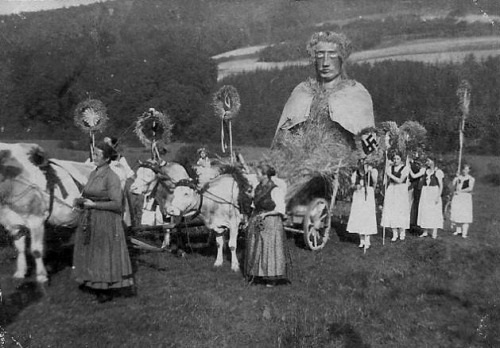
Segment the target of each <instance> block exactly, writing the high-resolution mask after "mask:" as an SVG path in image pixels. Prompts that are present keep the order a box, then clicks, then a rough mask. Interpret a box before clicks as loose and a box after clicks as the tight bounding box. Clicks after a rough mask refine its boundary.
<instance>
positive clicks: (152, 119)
mask: <svg viewBox="0 0 500 348" xmlns="http://www.w3.org/2000/svg"><path fill="white" fill-rule="evenodd" d="M172 128H173V123H172V121H171V120H170V116H168V115H167V114H164V113H162V112H160V111H157V110H155V109H154V108H150V109H149V110H148V111H146V112H144V113H143V114H142V115H141V116H139V117H138V119H137V121H136V123H135V134H136V135H137V137H138V138H139V140H140V141H141V143H142V144H143V145H144V146H145V147H149V148H150V149H151V157H152V159H153V160H160V154H159V152H158V147H157V146H158V142H162V143H163V144H165V145H166V144H168V143H169V142H170V138H171V136H172Z"/></svg>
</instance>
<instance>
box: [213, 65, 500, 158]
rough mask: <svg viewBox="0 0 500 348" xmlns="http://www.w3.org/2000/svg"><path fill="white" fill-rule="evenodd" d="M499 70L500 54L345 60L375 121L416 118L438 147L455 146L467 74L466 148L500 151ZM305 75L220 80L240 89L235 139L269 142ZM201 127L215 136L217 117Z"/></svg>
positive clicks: (295, 70)
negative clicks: (438, 60)
mask: <svg viewBox="0 0 500 348" xmlns="http://www.w3.org/2000/svg"><path fill="white" fill-rule="evenodd" d="M499 74H500V57H490V58H487V59H484V60H481V61H478V60H476V59H475V58H474V56H472V55H470V56H469V57H467V59H466V60H465V61H464V62H463V63H461V64H459V63H451V62H450V63H444V64H430V63H422V62H410V61H384V62H378V63H375V64H368V63H365V64H353V65H351V66H349V75H350V77H351V78H353V79H355V80H357V81H359V82H361V83H362V84H363V85H364V86H365V87H366V88H367V89H368V91H369V92H370V94H371V96H372V99H373V105H374V111H375V117H376V121H377V122H382V121H395V122H396V123H398V124H399V125H401V124H402V123H404V122H405V121H407V120H413V121H417V122H419V123H421V124H422V125H423V126H424V127H425V128H426V129H427V131H428V135H429V141H430V146H431V148H432V149H433V150H434V151H437V152H443V153H444V152H450V151H455V150H456V149H457V148H458V126H459V118H460V116H461V111H460V108H459V100H458V97H457V95H456V91H457V88H458V85H459V83H460V81H461V80H463V79H467V80H468V81H469V82H470V83H471V85H472V102H471V112H470V116H469V118H468V119H467V120H466V128H465V135H466V146H467V148H466V150H467V151H468V152H469V153H482V154H494V155H498V154H500V99H499V98H498V90H500V81H499V80H498V76H499ZM307 76H314V71H313V69H312V67H288V68H286V69H283V70H272V71H256V72H251V73H245V74H241V75H235V76H230V77H228V78H226V79H224V80H223V81H221V82H220V84H231V85H233V86H235V87H236V88H237V90H238V91H239V93H240V95H241V100H242V108H241V112H240V115H239V116H238V119H237V120H235V121H234V127H235V132H234V134H235V135H234V136H235V137H236V138H237V139H238V141H241V142H242V143H251V144H255V145H261V146H268V145H270V142H271V140H272V138H273V136H274V132H275V129H276V126H277V123H278V119H279V117H280V115H281V111H282V108H283V106H284V104H285V102H286V100H287V98H288V97H289V95H290V93H291V91H292V89H293V88H294V87H295V86H296V85H297V84H298V83H300V82H301V81H303V80H304V79H305V78H306V77H307ZM204 127H205V129H211V132H209V133H207V134H211V135H212V136H211V137H210V139H209V140H215V139H216V138H217V136H218V133H217V127H218V125H217V124H216V122H212V123H210V122H207V124H206V125H205V126H204Z"/></svg>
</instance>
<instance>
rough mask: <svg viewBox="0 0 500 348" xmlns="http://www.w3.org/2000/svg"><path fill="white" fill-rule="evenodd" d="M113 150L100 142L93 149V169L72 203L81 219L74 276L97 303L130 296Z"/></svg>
mask: <svg viewBox="0 0 500 348" xmlns="http://www.w3.org/2000/svg"><path fill="white" fill-rule="evenodd" d="M115 157H116V151H115V149H114V148H113V147H112V146H110V145H108V144H106V143H104V142H102V143H98V144H97V145H96V146H95V147H94V164H95V165H96V167H97V168H96V169H95V170H94V171H93V172H92V173H91V174H90V177H89V180H88V182H87V184H86V185H85V187H84V188H83V192H82V197H81V198H78V199H77V200H76V201H75V206H76V207H77V208H79V209H81V216H80V220H79V224H78V227H77V232H76V236H75V246H74V253H73V276H74V278H75V280H76V281H77V282H78V283H80V285H81V287H82V288H89V289H91V290H93V291H94V292H95V293H96V295H97V300H98V302H106V301H109V300H111V299H112V298H113V295H114V294H116V292H113V290H122V289H126V290H125V291H124V292H122V293H124V294H127V293H126V291H127V290H128V294H133V291H132V289H133V288H132V286H133V285H134V279H133V272H132V265H131V262H130V257H129V253H128V249H127V244H126V241H125V233H124V229H123V224H122V218H121V214H122V211H123V192H122V189H121V185H120V179H119V177H118V175H117V174H116V173H115V172H114V171H113V170H112V169H111V167H110V162H111V161H112V159H113V158H115Z"/></svg>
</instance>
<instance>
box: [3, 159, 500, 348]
mask: <svg viewBox="0 0 500 348" xmlns="http://www.w3.org/2000/svg"><path fill="white" fill-rule="evenodd" d="M261 150H262V151H264V150H263V149H261ZM61 151H63V150H61ZM135 151H137V153H138V154H141V153H143V152H142V150H133V151H131V152H130V153H129V154H130V156H132V155H133V153H135ZM248 151H250V150H248ZM253 151H254V156H255V157H258V156H259V155H258V152H257V151H256V149H253ZM145 156H147V153H146V154H145ZM469 162H472V164H473V166H474V168H477V169H476V173H477V174H476V177H481V176H482V175H483V174H485V173H486V169H485V168H487V167H488V164H489V163H498V158H494V157H488V158H486V157H473V158H469ZM499 194H500V188H499V187H494V186H490V185H487V184H485V183H483V182H481V180H479V181H478V184H477V187H476V190H475V194H474V207H475V215H474V218H475V222H474V224H473V225H472V227H471V229H470V238H469V239H467V240H464V239H462V238H459V237H455V236H453V235H452V234H451V232H449V231H440V233H439V238H438V239H437V240H432V239H425V240H422V239H419V238H417V237H416V235H414V234H411V235H410V236H409V237H408V238H407V240H406V241H404V242H397V243H391V242H390V241H389V238H386V240H385V245H382V242H383V241H382V235H381V233H379V235H377V236H376V237H375V238H374V241H373V243H372V248H370V249H369V250H368V251H367V253H366V254H363V253H362V252H361V251H360V250H359V249H358V247H357V239H356V238H355V237H354V236H351V235H348V234H346V233H345V231H343V229H342V226H339V225H336V234H334V236H333V238H332V240H331V241H329V242H328V244H327V245H326V247H325V249H324V250H322V251H320V252H311V251H307V250H305V249H304V248H303V247H302V245H301V243H300V242H299V240H300V238H295V237H294V236H293V235H291V236H289V239H288V240H287V245H288V247H289V248H290V251H291V255H292V261H293V273H294V277H293V279H292V284H291V285H286V286H277V287H275V288H266V287H262V286H259V285H252V286H249V285H247V284H246V283H245V282H244V280H243V278H242V275H241V274H240V273H233V272H231V270H230V265H229V262H226V263H225V264H224V266H223V267H222V268H220V269H214V268H213V266H212V264H213V262H214V258H215V249H214V248H208V249H203V250H187V252H188V254H187V257H185V258H178V257H176V256H174V255H173V254H170V253H167V252H165V253H151V252H149V253H148V252H142V251H141V252H138V251H135V252H134V253H133V262H134V265H135V269H136V280H137V284H138V290H139V293H138V296H137V297H135V298H118V299H116V300H115V301H113V302H109V303H105V304H97V303H95V302H94V301H93V297H92V296H91V295H88V294H85V293H82V292H80V291H79V290H78V289H77V286H76V283H75V282H73V281H72V280H71V277H70V273H71V269H70V265H71V249H70V248H64V249H54V248H53V249H49V251H48V253H47V258H46V259H47V262H48V264H49V267H50V269H51V281H50V284H49V285H48V286H46V287H44V288H39V287H37V286H36V284H34V283H33V277H30V278H28V279H26V281H24V282H21V281H15V280H13V279H12V278H11V275H12V273H13V270H14V268H15V260H14V256H15V250H14V249H13V248H12V247H11V246H9V243H8V242H7V241H6V239H5V238H3V239H2V238H0V240H1V241H3V246H2V247H1V248H0V277H1V278H0V285H1V307H0V326H1V328H0V333H1V335H0V340H3V341H0V347H2V348H4V347H18V346H22V347H499V346H500V295H499V294H500V253H499V252H498V250H499V247H500V233H499V227H500V213H499V212H500V200H499V199H498V197H499ZM388 235H389V234H388ZM242 244H243V240H240V243H239V246H240V247H243V245H242ZM241 250H243V249H242V248H240V252H239V257H240V259H241V258H242V257H243V254H242V252H241ZM227 256H229V255H227ZM226 260H229V259H228V258H226ZM16 342H18V344H17V343H16Z"/></svg>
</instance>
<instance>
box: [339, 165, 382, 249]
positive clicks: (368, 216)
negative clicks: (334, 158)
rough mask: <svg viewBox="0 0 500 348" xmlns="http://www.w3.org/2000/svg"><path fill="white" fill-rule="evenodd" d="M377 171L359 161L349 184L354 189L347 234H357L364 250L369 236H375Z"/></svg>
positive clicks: (366, 247)
mask: <svg viewBox="0 0 500 348" xmlns="http://www.w3.org/2000/svg"><path fill="white" fill-rule="evenodd" d="M377 178H378V171H377V169H375V168H373V167H372V166H371V165H370V164H367V163H364V161H363V160H361V163H360V166H359V168H358V169H356V170H355V171H354V172H353V173H352V175H351V183H352V185H353V186H354V188H355V191H354V193H353V195H352V204H351V212H350V214H349V221H348V222H347V231H348V232H349V233H357V234H359V240H360V242H359V247H360V248H364V250H366V249H368V248H369V247H370V236H371V235H374V234H377V218H376V215H375V187H376V185H377Z"/></svg>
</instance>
